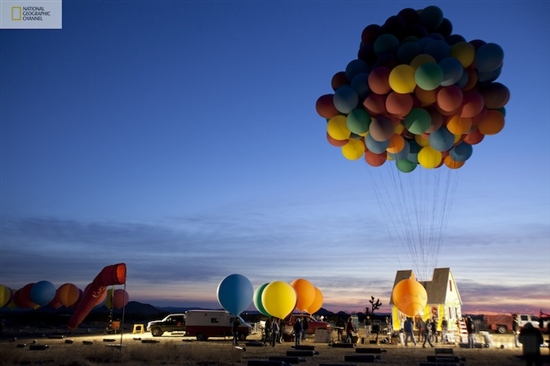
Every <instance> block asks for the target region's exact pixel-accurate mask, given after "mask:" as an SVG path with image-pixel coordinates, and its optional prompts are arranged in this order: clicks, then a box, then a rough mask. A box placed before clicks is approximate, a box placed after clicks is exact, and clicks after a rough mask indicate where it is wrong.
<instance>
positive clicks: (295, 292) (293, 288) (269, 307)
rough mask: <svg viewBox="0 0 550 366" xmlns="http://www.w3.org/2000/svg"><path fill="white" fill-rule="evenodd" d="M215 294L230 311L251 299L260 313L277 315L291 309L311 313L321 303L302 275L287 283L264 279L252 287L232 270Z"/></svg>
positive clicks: (242, 308)
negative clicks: (258, 284) (267, 281)
mask: <svg viewBox="0 0 550 366" xmlns="http://www.w3.org/2000/svg"><path fill="white" fill-rule="evenodd" d="M217 297H218V302H219V303H220V305H221V306H222V307H223V308H224V309H225V310H227V311H228V312H230V313H231V314H234V315H238V314H240V313H242V312H243V311H245V310H246V309H247V308H248V307H249V306H250V305H251V303H252V302H253V303H254V306H255V307H256V309H258V311H259V312H260V313H262V314H264V315H266V316H274V317H276V318H280V319H284V318H286V317H287V316H288V315H290V314H291V313H292V312H293V311H294V310H295V309H298V310H301V311H304V312H308V313H310V314H313V313H315V312H316V311H318V310H319V309H320V308H321V306H322V305H323V294H322V293H321V291H320V290H319V289H318V288H317V287H315V286H313V285H312V284H311V282H309V281H308V280H305V279H303V278H299V279H296V280H294V281H292V282H291V283H290V284H289V283H286V282H284V281H274V282H271V283H264V284H263V285H261V286H259V287H258V288H257V289H256V290H255V291H254V287H253V286H252V283H251V282H250V280H249V279H248V278H246V277H245V276H243V275H240V274H232V275H229V276H227V277H225V278H224V279H223V280H222V281H220V283H219V284H218V288H217Z"/></svg>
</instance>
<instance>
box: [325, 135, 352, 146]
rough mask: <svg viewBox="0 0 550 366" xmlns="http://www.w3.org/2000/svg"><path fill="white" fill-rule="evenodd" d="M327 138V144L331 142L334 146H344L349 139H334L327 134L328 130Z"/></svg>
mask: <svg viewBox="0 0 550 366" xmlns="http://www.w3.org/2000/svg"><path fill="white" fill-rule="evenodd" d="M327 140H328V142H329V144H331V145H332V146H336V147H340V146H344V145H345V144H347V143H348V141H349V140H336V139H335V138H332V137H331V136H330V135H329V134H328V132H327Z"/></svg>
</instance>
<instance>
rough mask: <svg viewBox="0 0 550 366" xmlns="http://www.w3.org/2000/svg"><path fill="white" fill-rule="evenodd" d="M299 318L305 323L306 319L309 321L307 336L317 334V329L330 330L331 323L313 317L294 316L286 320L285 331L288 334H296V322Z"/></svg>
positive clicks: (304, 315)
mask: <svg viewBox="0 0 550 366" xmlns="http://www.w3.org/2000/svg"><path fill="white" fill-rule="evenodd" d="M298 318H300V319H302V321H304V319H307V334H315V332H316V331H317V329H329V330H330V324H329V323H327V322H323V321H320V320H317V319H315V318H314V317H312V316H311V315H307V314H292V315H290V316H289V317H288V318H286V319H285V330H284V332H285V333H286V334H292V333H293V332H294V323H296V320H297V319H298Z"/></svg>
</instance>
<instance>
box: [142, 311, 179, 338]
mask: <svg viewBox="0 0 550 366" xmlns="http://www.w3.org/2000/svg"><path fill="white" fill-rule="evenodd" d="M185 319H186V316H185V314H170V315H168V316H167V317H166V318H164V319H162V320H153V321H150V322H149V323H147V331H148V332H151V335H152V336H153V337H160V336H161V335H163V334H164V332H185Z"/></svg>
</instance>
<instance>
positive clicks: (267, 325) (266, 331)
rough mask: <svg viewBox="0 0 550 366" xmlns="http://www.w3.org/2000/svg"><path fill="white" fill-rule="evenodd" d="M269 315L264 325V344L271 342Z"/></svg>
mask: <svg viewBox="0 0 550 366" xmlns="http://www.w3.org/2000/svg"><path fill="white" fill-rule="evenodd" d="M271 321H272V319H271V317H269V318H267V320H266V321H265V326H264V346H265V345H266V344H267V343H271Z"/></svg>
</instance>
